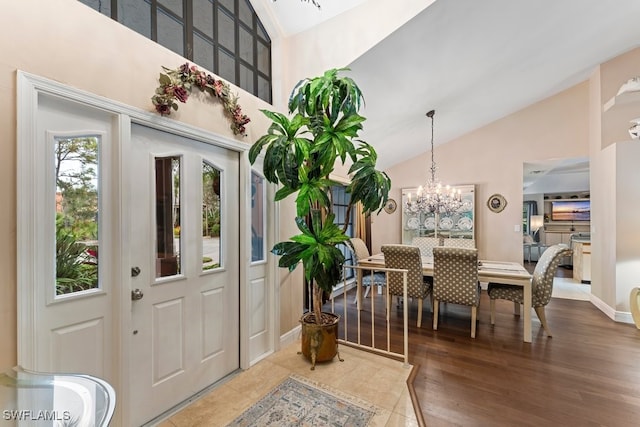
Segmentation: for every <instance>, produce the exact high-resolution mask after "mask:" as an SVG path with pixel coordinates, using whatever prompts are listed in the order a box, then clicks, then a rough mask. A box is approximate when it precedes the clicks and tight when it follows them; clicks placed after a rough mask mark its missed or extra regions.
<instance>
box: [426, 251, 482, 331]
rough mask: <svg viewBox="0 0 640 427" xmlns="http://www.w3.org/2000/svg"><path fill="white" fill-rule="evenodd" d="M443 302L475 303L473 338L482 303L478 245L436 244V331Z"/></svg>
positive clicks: (434, 281)
mask: <svg viewBox="0 0 640 427" xmlns="http://www.w3.org/2000/svg"><path fill="white" fill-rule="evenodd" d="M441 302H448V303H452V304H460V305H468V306H471V338H475V337H476V319H477V317H478V306H479V305H480V282H478V250H477V249H469V248H455V247H439V248H433V330H434V331H437V330H438V310H439V308H440V307H439V306H440V303H441Z"/></svg>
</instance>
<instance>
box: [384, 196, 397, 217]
mask: <svg viewBox="0 0 640 427" xmlns="http://www.w3.org/2000/svg"><path fill="white" fill-rule="evenodd" d="M397 207H398V204H397V203H396V201H395V200H393V199H388V200H387V204H386V205H384V211H385V212H386V213H388V214H392V213H394V212H395V211H396V208H397Z"/></svg>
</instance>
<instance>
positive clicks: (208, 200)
mask: <svg viewBox="0 0 640 427" xmlns="http://www.w3.org/2000/svg"><path fill="white" fill-rule="evenodd" d="M220 234H221V231H220V171H219V170H218V169H216V168H215V167H214V166H212V165H211V164H209V163H207V162H206V161H203V162H202V254H203V260H202V264H203V265H202V269H203V270H210V269H213V268H218V267H220V237H221V236H220Z"/></svg>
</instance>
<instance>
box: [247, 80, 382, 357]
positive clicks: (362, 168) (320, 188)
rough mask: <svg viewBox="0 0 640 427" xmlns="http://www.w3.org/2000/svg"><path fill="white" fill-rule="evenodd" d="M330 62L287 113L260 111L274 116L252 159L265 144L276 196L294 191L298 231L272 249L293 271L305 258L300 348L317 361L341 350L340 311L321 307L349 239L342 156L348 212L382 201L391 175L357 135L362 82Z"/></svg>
mask: <svg viewBox="0 0 640 427" xmlns="http://www.w3.org/2000/svg"><path fill="white" fill-rule="evenodd" d="M346 70H348V69H346V68H341V69H330V70H328V71H326V72H325V73H324V74H323V75H322V76H319V77H315V78H307V79H303V80H301V81H300V82H299V83H298V84H297V85H296V87H295V88H294V89H293V91H292V93H291V96H290V98H289V104H288V107H289V114H290V116H291V118H289V117H288V116H286V115H284V114H281V113H277V112H273V111H268V110H262V112H263V113H264V114H265V115H266V116H267V117H268V118H269V119H270V120H271V122H272V123H271V125H270V127H269V129H268V131H267V134H266V135H263V136H262V137H260V138H259V139H258V141H257V142H256V143H255V144H254V145H253V146H252V147H251V149H250V150H249V160H250V162H251V163H252V164H253V163H254V162H255V160H256V158H257V157H258V155H259V154H260V153H261V152H262V150H263V149H264V150H265V153H264V161H263V173H264V176H265V178H266V179H267V181H269V182H272V183H275V184H278V185H279V189H278V191H277V192H276V195H275V200H276V201H279V200H282V199H284V198H286V197H288V196H290V195H292V194H296V200H295V202H296V219H295V221H296V225H297V227H298V229H299V230H300V234H298V235H295V236H293V237H291V238H290V240H288V241H285V242H280V243H277V244H276V245H275V246H274V247H273V249H272V250H271V252H272V253H274V254H275V255H278V256H280V259H279V263H278V265H279V267H283V268H288V269H289V271H292V270H294V269H295V268H296V266H297V265H298V264H299V263H301V264H302V266H303V268H304V275H305V279H306V282H307V283H308V284H310V285H311V289H312V301H313V310H311V311H309V312H307V313H305V314H304V315H303V316H302V318H301V320H300V321H301V324H302V353H303V354H304V355H305V356H306V357H307V358H308V359H310V360H311V362H312V369H313V368H314V367H315V362H316V361H319V362H320V361H327V360H331V359H333V357H335V355H336V354H337V337H336V332H337V322H338V318H337V316H335V315H333V314H330V313H323V312H322V303H323V297H324V296H325V295H327V294H330V293H331V291H332V289H333V288H334V286H335V285H336V284H338V283H339V282H340V279H341V276H342V267H343V265H344V261H345V259H344V256H343V255H342V252H341V251H340V249H339V248H338V247H337V245H340V244H343V243H344V242H345V241H346V240H348V238H349V237H348V236H347V235H346V234H345V231H346V230H345V229H341V228H339V227H338V226H337V225H336V224H334V219H335V214H334V212H333V203H332V200H331V186H332V185H334V184H335V182H333V181H332V180H331V179H330V174H331V173H332V171H333V170H334V168H335V166H336V164H337V162H338V161H340V162H341V163H342V164H343V165H344V164H345V163H346V162H347V161H349V162H351V165H350V168H349V175H350V177H351V183H350V184H349V185H348V186H347V189H346V191H347V192H348V193H349V194H350V204H349V206H348V207H347V217H348V215H349V214H350V213H351V209H352V206H354V205H355V204H356V203H358V202H360V203H361V204H362V210H363V212H364V213H365V215H369V214H371V212H374V211H377V213H379V212H380V210H381V209H382V208H383V207H384V205H385V203H386V201H387V198H388V195H389V190H390V188H391V180H390V179H389V177H388V176H387V174H386V173H384V172H381V171H378V170H377V169H376V160H377V154H376V151H375V149H374V148H373V147H372V146H371V145H369V144H368V143H366V142H364V141H361V140H358V139H356V138H357V137H358V133H359V132H360V131H361V130H362V123H363V122H364V121H365V118H364V117H363V116H361V115H360V114H359V113H358V112H359V110H360V107H361V106H362V105H363V103H364V99H363V96H362V93H361V91H360V88H359V87H358V86H357V85H356V84H355V82H354V81H353V80H352V79H351V78H349V77H346V76H342V75H341V73H342V72H343V71H346Z"/></svg>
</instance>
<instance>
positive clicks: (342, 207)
mask: <svg viewBox="0 0 640 427" xmlns="http://www.w3.org/2000/svg"><path fill="white" fill-rule="evenodd" d="M331 197H332V200H333V211H334V212H335V214H336V218H335V220H334V222H335V224H337V225H338V227H340V228H343V227H344V225H345V217H346V215H347V207H348V206H347V205H348V204H349V201H350V199H351V197H350V195H349V193H347V191H346V187H344V186H342V185H334V186H333V187H331ZM347 224H348V226H347V229H346V231H345V234H346V235H347V236H349V237H354V235H353V211H352V212H351V214H350V215H349V218H348V219H347ZM338 248H340V250H341V251H342V254H343V255H344V257H345V264H348V265H353V264H354V261H353V256H352V254H351V251H350V250H349V249H348V248H347V247H346V246H345V245H339V246H338ZM354 274H355V272H354V270H353V269H347V270H346V275H347V277H346V278H347V279H350V278H351V277H353V276H354Z"/></svg>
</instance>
